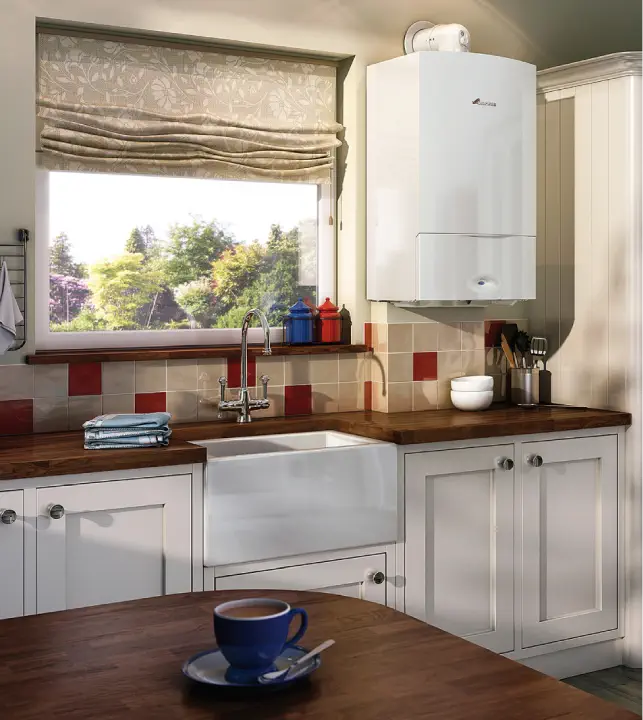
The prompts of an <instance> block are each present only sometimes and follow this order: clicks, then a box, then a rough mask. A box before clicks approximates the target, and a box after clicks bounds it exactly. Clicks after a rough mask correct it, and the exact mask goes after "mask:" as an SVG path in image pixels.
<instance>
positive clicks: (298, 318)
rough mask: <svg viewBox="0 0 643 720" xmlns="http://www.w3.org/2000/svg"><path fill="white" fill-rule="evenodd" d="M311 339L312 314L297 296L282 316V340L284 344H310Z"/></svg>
mask: <svg viewBox="0 0 643 720" xmlns="http://www.w3.org/2000/svg"><path fill="white" fill-rule="evenodd" d="M312 341H313V314H312V312H311V310H310V308H309V307H308V305H306V303H305V302H304V301H303V300H302V299H301V298H299V300H297V302H296V303H295V304H294V305H293V306H292V307H291V308H290V310H289V311H288V312H287V313H286V316H285V318H284V342H285V343H286V345H310V343H312Z"/></svg>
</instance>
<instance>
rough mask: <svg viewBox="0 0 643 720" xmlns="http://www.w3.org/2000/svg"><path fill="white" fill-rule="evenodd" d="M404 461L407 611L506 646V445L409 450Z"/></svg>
mask: <svg viewBox="0 0 643 720" xmlns="http://www.w3.org/2000/svg"><path fill="white" fill-rule="evenodd" d="M405 465H406V468H405V474H406V482H405V492H406V561H405V562H406V572H405V576H406V612H407V613H409V614H410V615H413V616H414V617H416V618H418V619H420V620H425V621H426V622H428V623H430V624H431V625H435V626H437V627H439V628H441V629H443V630H447V631H448V632H451V633H453V634H454V635H459V636H461V637H466V638H467V639H468V640H471V641H472V642H475V643H477V644H479V645H482V646H483V647H486V648H489V649H490V650H494V651H495V652H510V651H512V650H513V649H514V614H513V602H514V595H513V563H514V554H513V512H514V504H513V498H514V471H513V446H512V445H500V446H493V447H481V448H469V449H462V450H445V451H438V452H421V453H413V454H410V455H407V456H406V460H405Z"/></svg>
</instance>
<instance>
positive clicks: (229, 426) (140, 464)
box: [0, 406, 631, 480]
mask: <svg viewBox="0 0 643 720" xmlns="http://www.w3.org/2000/svg"><path fill="white" fill-rule="evenodd" d="M630 423H631V415H629V413H624V412H614V411H610V410H592V409H590V408H568V407H563V406H560V407H541V408H536V409H533V410H523V409H521V408H516V407H505V406H502V407H494V408H491V409H490V410H487V411H485V412H471V413H466V412H460V411H458V410H434V411H427V412H416V413H413V412H406V413H391V414H386V413H375V412H352V413H331V414H328V415H303V416H298V417H287V418H269V419H264V420H255V421H253V422H252V423H250V424H249V425H240V424H238V423H236V422H209V423H190V424H185V425H176V426H174V432H173V435H172V439H171V441H170V445H169V447H166V448H142V449H140V450H84V449H83V441H82V433H81V432H68V433H43V434H38V435H21V436H17V437H2V438H0V480H12V479H16V478H32V477H47V476H52V475H68V474H73V473H84V472H105V471H107V470H131V469H135V468H144V467H162V466H167V465H182V464H184V463H200V462H205V460H206V451H205V449H204V448H201V447H198V446H196V445H191V444H190V443H189V442H188V441H190V440H207V439H215V438H226V437H242V436H251V435H272V434H278V433H291V432H311V431H315V430H337V431H340V432H345V433H351V434H353V435H360V436H362V437H369V438H373V439H375V440H385V441H387V442H392V443H396V444H398V445H413V444H417V443H431V442H446V441H451V440H471V439H474V438H489V437H501V436H506V435H530V434H535V433H547V432H557V431H568V430H584V429H587V428H603V427H617V426H623V425H629V424H630Z"/></svg>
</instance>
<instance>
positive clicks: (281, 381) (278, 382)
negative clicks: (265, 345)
mask: <svg viewBox="0 0 643 720" xmlns="http://www.w3.org/2000/svg"><path fill="white" fill-rule="evenodd" d="M262 375H267V376H268V377H269V378H270V385H275V386H276V387H282V386H283V385H285V384H286V362H285V359H284V356H283V355H275V356H272V357H266V356H264V355H259V356H258V357H257V386H259V387H260V386H261V376H262Z"/></svg>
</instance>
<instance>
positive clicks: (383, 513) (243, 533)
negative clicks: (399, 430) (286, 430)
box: [195, 431, 397, 567]
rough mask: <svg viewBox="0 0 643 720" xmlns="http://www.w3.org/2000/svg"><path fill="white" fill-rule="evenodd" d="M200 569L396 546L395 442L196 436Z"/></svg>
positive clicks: (315, 435) (321, 435) (333, 435)
mask: <svg viewBox="0 0 643 720" xmlns="http://www.w3.org/2000/svg"><path fill="white" fill-rule="evenodd" d="M195 444H196V445H201V446H202V447H205V448H206V449H207V451H208V462H207V469H206V479H205V488H204V507H205V541H204V562H205V565H206V566H208V567H212V566H221V565H230V564H232V563H244V562H251V561H254V560H268V559H271V558H279V557H288V556H289V555H302V554H305V553H313V552H323V551H328V550H338V549H341V548H353V547H360V546H366V545H380V544H384V543H389V542H395V540H396V538H397V448H396V446H395V445H392V444H391V443H384V442H378V441H377V440H370V439H368V438H361V437H357V436H354V435H346V434H344V433H338V432H331V431H329V432H311V433H294V434H287V435H267V436H263V437H248V438H233V439H225V440H204V441H202V442H197V443H195Z"/></svg>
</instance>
